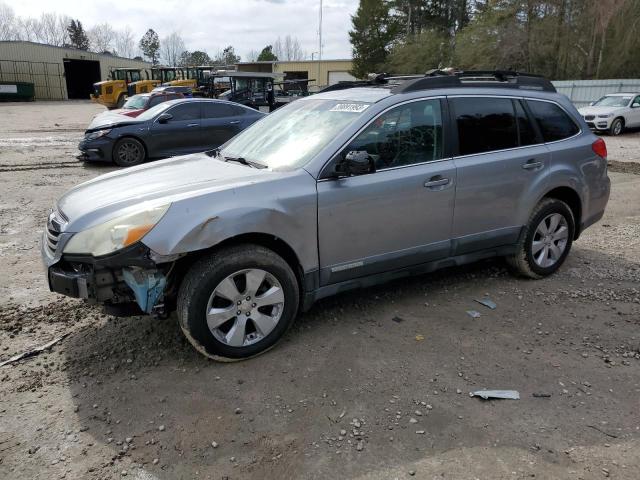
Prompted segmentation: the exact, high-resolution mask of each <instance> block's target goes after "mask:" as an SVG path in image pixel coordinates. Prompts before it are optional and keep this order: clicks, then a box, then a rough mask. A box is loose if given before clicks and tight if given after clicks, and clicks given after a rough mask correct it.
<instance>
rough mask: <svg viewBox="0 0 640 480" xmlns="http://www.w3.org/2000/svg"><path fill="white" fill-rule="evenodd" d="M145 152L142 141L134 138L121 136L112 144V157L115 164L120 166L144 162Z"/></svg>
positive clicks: (131, 165) (130, 165)
mask: <svg viewBox="0 0 640 480" xmlns="http://www.w3.org/2000/svg"><path fill="white" fill-rule="evenodd" d="M146 157H147V152H146V150H145V149H144V145H143V144H142V142H140V141H138V140H136V139H135V138H131V137H125V138H121V139H120V140H118V141H117V142H116V144H115V145H114V146H113V153H112V158H113V161H114V163H115V164H116V165H118V166H120V167H133V166H135V165H140V164H141V163H144V161H145V160H146Z"/></svg>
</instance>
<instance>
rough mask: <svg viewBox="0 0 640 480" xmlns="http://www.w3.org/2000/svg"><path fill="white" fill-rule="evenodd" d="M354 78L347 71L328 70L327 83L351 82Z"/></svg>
mask: <svg viewBox="0 0 640 480" xmlns="http://www.w3.org/2000/svg"><path fill="white" fill-rule="evenodd" d="M355 79H356V77H354V76H353V75H351V74H350V73H349V72H329V85H333V84H334V83H338V82H352V81H354V80H355Z"/></svg>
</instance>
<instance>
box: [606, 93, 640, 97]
mask: <svg viewBox="0 0 640 480" xmlns="http://www.w3.org/2000/svg"><path fill="white" fill-rule="evenodd" d="M629 95H640V93H633V92H618V93H607V94H606V95H605V97H627V96H629Z"/></svg>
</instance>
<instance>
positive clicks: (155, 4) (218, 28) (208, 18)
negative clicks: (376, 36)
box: [8, 0, 358, 59]
mask: <svg viewBox="0 0 640 480" xmlns="http://www.w3.org/2000/svg"><path fill="white" fill-rule="evenodd" d="M8 4H9V5H11V7H12V8H13V10H14V12H15V14H16V15H19V16H30V17H39V16H40V14H41V13H42V12H56V13H59V14H64V15H69V16H70V17H72V18H77V19H79V20H80V21H81V22H82V24H83V26H84V27H85V29H88V28H90V27H91V26H93V25H95V24H97V23H103V22H107V23H110V24H111V25H112V26H113V27H114V28H116V29H120V28H123V27H125V26H126V25H129V26H130V27H131V29H132V30H133V32H134V36H135V38H136V42H137V40H138V39H139V38H140V37H141V36H142V35H143V34H144V32H145V31H146V30H147V29H149V28H153V29H154V30H155V31H156V32H157V33H158V35H159V36H160V39H161V41H162V38H163V37H165V36H167V35H169V34H170V33H172V32H174V31H176V32H178V33H179V34H180V35H181V36H182V38H183V39H184V42H185V44H186V48H187V50H190V51H193V50H205V51H207V53H209V54H210V55H213V54H215V52H217V51H218V50H219V49H223V48H224V47H226V46H227V45H233V47H234V49H235V51H236V53H237V54H239V55H240V56H241V57H246V56H247V54H248V53H249V52H250V51H251V50H256V51H258V52H259V51H260V50H262V48H263V47H264V46H265V45H269V44H272V43H273V42H274V41H275V40H276V38H277V37H278V36H279V35H280V36H281V37H284V36H286V35H287V34H289V35H292V36H294V37H297V38H298V40H299V42H300V45H301V47H302V50H303V51H306V52H307V54H308V55H309V57H311V53H312V52H317V51H318V13H319V4H320V0H153V1H141V2H132V1H128V0H127V1H122V0H120V1H107V2H105V1H96V0H84V1H80V0H56V1H48V0H20V1H19V2H10V3H9V2H8ZM357 6H358V0H324V1H323V9H322V11H323V22H322V37H323V39H322V43H323V54H322V56H323V58H326V59H328V58H351V45H350V43H349V35H348V32H349V29H350V28H351V15H352V14H354V13H355V11H356V8H357ZM316 55H317V54H316Z"/></svg>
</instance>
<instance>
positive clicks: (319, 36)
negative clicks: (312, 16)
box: [316, 0, 322, 86]
mask: <svg viewBox="0 0 640 480" xmlns="http://www.w3.org/2000/svg"><path fill="white" fill-rule="evenodd" d="M321 63H322V0H320V13H319V22H318V80H317V81H316V85H318V86H320V81H321V79H320V64H321Z"/></svg>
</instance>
